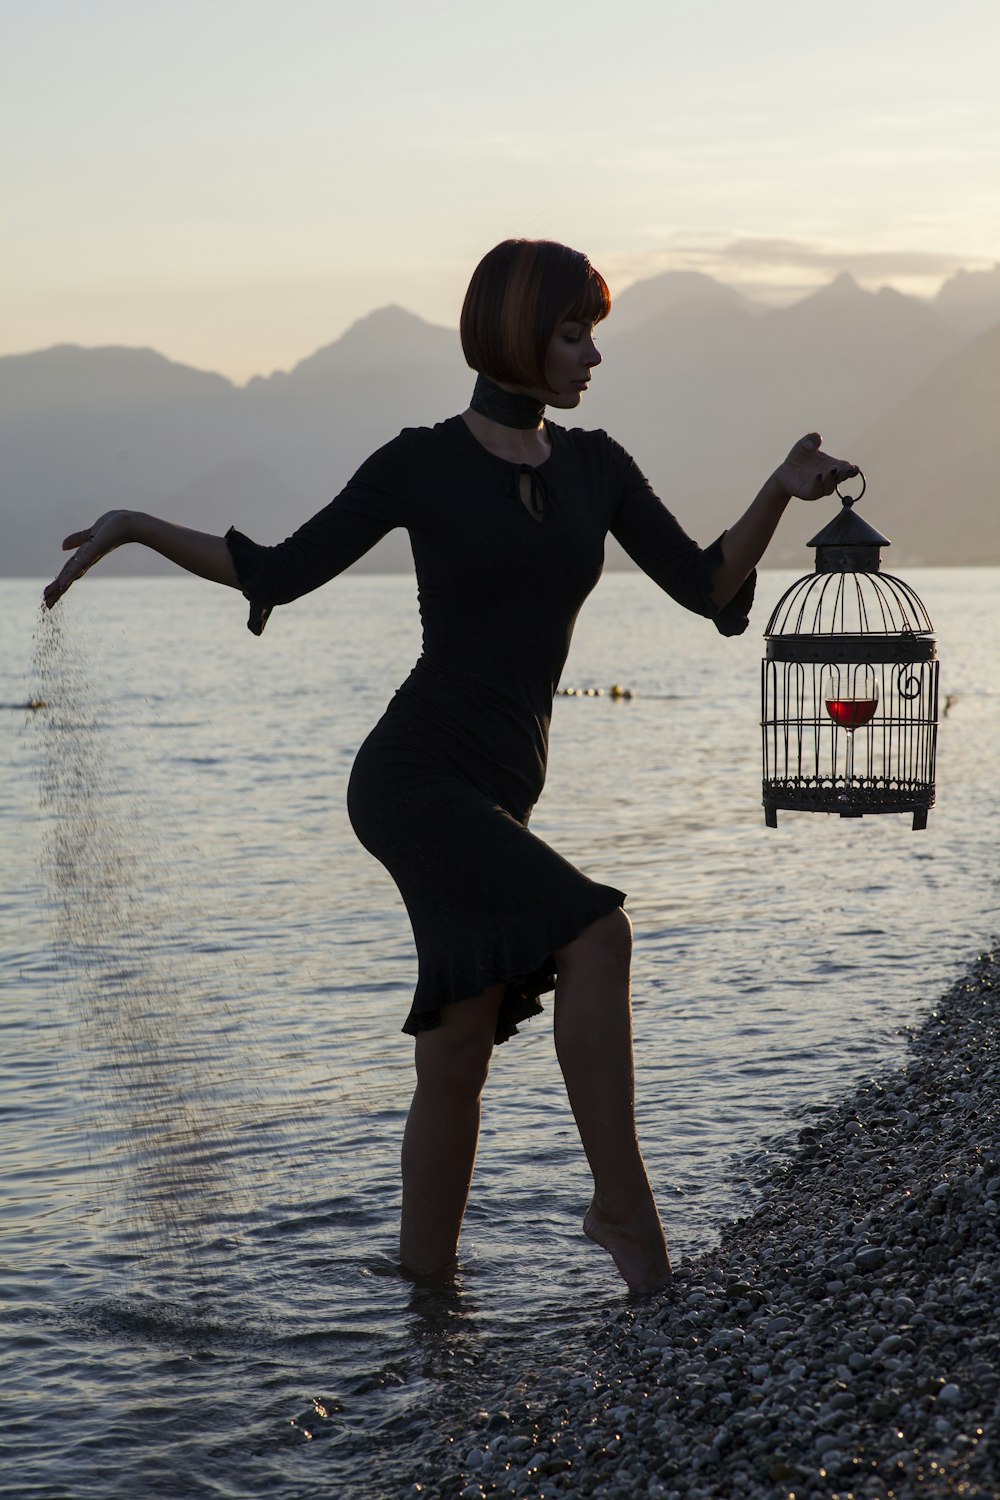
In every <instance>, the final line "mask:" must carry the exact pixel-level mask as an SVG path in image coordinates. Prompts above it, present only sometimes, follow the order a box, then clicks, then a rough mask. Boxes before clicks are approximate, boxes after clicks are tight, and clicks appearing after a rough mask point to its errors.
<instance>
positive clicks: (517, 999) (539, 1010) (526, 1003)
mask: <svg viewBox="0 0 1000 1500" xmlns="http://www.w3.org/2000/svg"><path fill="white" fill-rule="evenodd" d="M601 893H602V896H603V897H605V898H606V899H603V900H601V901H595V902H594V904H593V906H592V907H589V908H588V910H587V912H586V914H585V915H584V916H583V917H582V918H574V920H573V921H572V922H571V923H567V924H565V926H564V927H561V928H559V929H557V932H556V937H555V938H554V939H553V940H552V941H551V943H550V946H549V952H548V954H547V955H546V957H545V958H543V959H542V961H541V962H540V963H538V964H535V965H534V966H533V967H531V968H529V969H528V970H527V971H526V972H521V973H517V974H515V975H513V976H511V975H510V973H509V971H508V972H507V973H494V974H491V975H489V976H488V977H486V978H485V979H484V978H482V977H481V976H480V977H479V978H478V988H476V989H474V990H470V991H469V992H468V993H466V994H449V995H446V996H445V997H444V998H443V999H442V1000H441V1003H440V1004H439V1005H435V1006H425V1007H422V1008H421V1009H419V1010H416V1009H411V1010H410V1013H409V1015H408V1016H407V1018H406V1020H405V1021H404V1022H403V1026H402V1030H403V1032H405V1034H406V1035H407V1036H414V1037H416V1036H419V1035H420V1033H421V1032H423V1031H434V1030H436V1029H437V1027H439V1026H440V1025H441V1011H442V1009H443V1008H444V1006H446V1005H459V1004H461V1002H462V1001H463V1000H466V999H471V998H473V996H474V995H477V994H482V992H483V990H486V989H489V988H490V986H491V985H495V984H503V983H504V982H506V985H507V990H506V993H505V995H504V998H503V1000H502V1002H501V1004H500V1010H499V1012H498V1014H497V1027H496V1034H495V1036H494V1039H493V1041H494V1046H499V1045H500V1043H501V1042H506V1041H508V1040H509V1039H510V1038H511V1037H512V1036H517V1035H518V1030H517V1028H518V1026H519V1025H520V1024H521V1023H522V1022H523V1021H529V1020H531V1018H532V1017H533V1016H539V1015H542V1014H543V1012H544V1009H545V1007H544V1006H543V1005H542V1002H541V1000H540V999H539V996H540V995H542V994H545V993H547V992H548V991H549V990H551V989H554V988H555V982H556V970H555V957H554V955H555V953H556V951H557V950H558V949H559V948H564V947H565V946H566V944H567V943H571V942H573V941H574V939H575V938H578V937H579V936H580V934H581V933H582V932H585V931H586V929H587V928H588V927H590V926H591V925H592V924H593V923H594V922H597V921H599V920H600V918H601V917H606V916H607V915H608V914H609V912H612V911H615V910H616V909H617V908H622V907H624V905H625V901H626V894H625V892H624V891H619V890H616V889H615V887H614V886H602V887H601Z"/></svg>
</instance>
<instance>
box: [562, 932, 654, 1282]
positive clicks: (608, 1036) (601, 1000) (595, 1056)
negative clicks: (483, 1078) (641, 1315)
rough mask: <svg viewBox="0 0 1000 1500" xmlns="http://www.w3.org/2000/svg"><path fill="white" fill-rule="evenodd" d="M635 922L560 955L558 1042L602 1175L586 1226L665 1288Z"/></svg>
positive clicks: (618, 1260) (636, 1277)
mask: <svg viewBox="0 0 1000 1500" xmlns="http://www.w3.org/2000/svg"><path fill="white" fill-rule="evenodd" d="M631 957H632V924H631V923H630V922H629V919H628V917H627V916H626V915H625V913H624V912H623V911H622V910H621V909H620V908H617V909H616V910H615V911H613V912H610V913H609V914H608V915H607V916H606V917H601V918H600V920H599V921H597V922H594V923H593V924H592V925H591V926H590V927H588V928H587V929H586V930H585V931H584V932H582V933H581V934H580V936H579V937H578V938H576V939H575V940H574V941H573V942H572V943H570V944H568V946H567V947H565V948H562V949H560V951H559V952H558V953H557V954H556V968H557V976H558V977H557V982H556V1012H555V1039H556V1052H557V1054H558V1057H559V1065H560V1067H561V1068H562V1073H563V1078H564V1079H565V1080H566V1092H567V1093H568V1095H569V1102H570V1105H571V1107H572V1110H573V1115H574V1117H575V1119H576V1123H577V1128H578V1129H579V1131H580V1139H581V1141H582V1142H583V1149H584V1150H585V1151H586V1153H587V1160H588V1161H589V1163H590V1169H591V1171H592V1172H593V1174H594V1198H593V1202H592V1203H591V1205H590V1208H589V1209H588V1210H587V1214H586V1217H585V1219H584V1221H583V1228H584V1232H585V1233H586V1234H587V1235H588V1236H589V1237H590V1239H592V1240H595V1241H596V1242H597V1244H599V1245H602V1246H603V1247H604V1249H605V1250H607V1251H608V1252H609V1253H610V1254H611V1256H612V1257H613V1259H614V1262H615V1265H616V1266H617V1267H618V1270H619V1272H620V1273H621V1275H622V1277H623V1278H624V1280H625V1281H626V1283H627V1284H628V1287H629V1290H630V1291H633V1292H650V1291H655V1290H656V1288H657V1287H660V1286H663V1284H664V1283H665V1282H666V1281H667V1279H668V1278H669V1276H670V1260H669V1257H668V1255H667V1247H666V1243H665V1241H664V1238H663V1226H662V1225H661V1223H660V1218H659V1214H658V1213H657V1210H656V1203H655V1201H654V1199H653V1193H652V1189H651V1188H650V1186H649V1179H648V1178H647V1176H646V1168H645V1166H644V1165H643V1160H642V1153H641V1151H640V1150H639V1141H638V1138H637V1136H636V1131H635V1073H634V1068H633V1061H632V1007H631V999H630V995H629V969H630V964H631Z"/></svg>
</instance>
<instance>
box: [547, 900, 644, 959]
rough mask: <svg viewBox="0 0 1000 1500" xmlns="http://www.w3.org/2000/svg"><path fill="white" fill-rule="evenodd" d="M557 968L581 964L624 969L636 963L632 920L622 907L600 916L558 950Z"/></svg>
mask: <svg viewBox="0 0 1000 1500" xmlns="http://www.w3.org/2000/svg"><path fill="white" fill-rule="evenodd" d="M555 957H556V972H557V973H559V974H564V973H565V971H566V970H567V969H572V968H576V967H578V966H580V965H587V966H592V965H599V966H601V967H611V968H614V969H620V970H623V971H624V972H625V973H626V974H627V973H628V971H629V968H630V967H631V963H632V923H631V921H630V920H629V917H628V915H627V913H626V912H625V911H624V910H623V908H622V907H620V906H616V907H615V909H614V910H613V911H609V912H608V913H607V914H606V915H605V916H603V917H598V919H597V921H596V922H591V924H590V926H589V927H586V928H584V930H583V932H581V933H580V935H579V936H578V937H576V938H574V939H573V941H572V942H571V943H567V944H566V947H565V948H560V949H559V950H558V952H557V953H556V956H555Z"/></svg>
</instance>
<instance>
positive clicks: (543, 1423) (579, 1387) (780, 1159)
mask: <svg viewBox="0 0 1000 1500" xmlns="http://www.w3.org/2000/svg"><path fill="white" fill-rule="evenodd" d="M776 1161H777V1164H776V1165H774V1166H772V1168H771V1169H770V1172H769V1175H768V1176H767V1178H766V1180H764V1181H763V1182H761V1183H758V1184H757V1185H756V1186H757V1198H756V1204H757V1206H756V1207H755V1209H754V1211H753V1212H752V1213H751V1214H750V1215H749V1216H747V1217H746V1218H741V1219H738V1220H736V1221H735V1222H734V1223H732V1224H730V1225H728V1226H727V1227H726V1228H725V1229H724V1231H723V1233H722V1235H721V1239H720V1242H719V1244H718V1246H717V1247H716V1248H715V1249H713V1250H711V1251H709V1252H708V1253H706V1254H704V1255H702V1256H699V1257H697V1258H692V1259H686V1260H683V1261H682V1262H681V1263H680V1264H679V1265H678V1266H676V1267H675V1276H674V1279H673V1281H672V1283H671V1285H670V1287H669V1288H668V1289H667V1290H666V1291H664V1292H662V1293H660V1294H657V1295H656V1296H653V1297H651V1298H649V1299H631V1300H629V1301H627V1302H626V1303H625V1304H624V1305H623V1308H622V1311H621V1313H620V1314H619V1315H618V1317H617V1319H616V1320H613V1321H612V1323H611V1324H610V1326H608V1327H607V1328H606V1329H605V1330H604V1331H603V1333H602V1335H601V1337H600V1339H599V1340H597V1341H596V1342H595V1347H594V1348H593V1349H592V1351H591V1352H590V1354H589V1355H588V1356H587V1357H586V1358H576V1359H575V1360H572V1361H570V1362H569V1363H568V1364H567V1367H566V1368H563V1369H553V1368H547V1369H544V1370H542V1369H534V1370H528V1371H525V1372H524V1374H523V1377H522V1378H520V1379H519V1380H518V1382H517V1383H516V1384H515V1385H514V1386H512V1387H510V1388H508V1389H506V1390H503V1391H499V1392H497V1393H496V1394H495V1396H494V1397H493V1399H490V1400H488V1401H486V1400H483V1401H481V1403H480V1404H481V1409H480V1410H479V1411H478V1412H476V1413H474V1414H473V1415H472V1424H471V1426H470V1422H469V1414H468V1413H466V1420H465V1423H464V1424H460V1423H459V1422H458V1421H457V1420H456V1421H455V1422H454V1423H453V1424H452V1425H450V1426H448V1424H445V1427H444V1428H442V1427H439V1428H438V1429H437V1431H436V1432H428V1433H427V1463H426V1467H425V1468H424V1477H422V1478H421V1480H420V1481H418V1482H416V1483H414V1484H412V1485H411V1486H410V1487H409V1489H408V1493H409V1494H411V1495H412V1496H414V1497H420V1500H446V1497H447V1500H451V1497H454V1496H460V1497H461V1500H483V1497H486V1496H493V1495H496V1496H515V1497H517V1500H551V1497H556V1496H563V1495H575V1496H607V1497H609V1500H611V1497H625V1496H647V1495H648V1496H651V1497H656V1500H757V1497H759V1500H820V1497H822V1500H852V1497H856V1500H933V1497H937V1496H962V1497H964V1500H996V1496H997V1495H998V1494H1000V1452H998V1444H997V1428H998V1424H1000V1322H998V1313H1000V1256H998V1238H1000V949H997V950H995V951H993V952H990V953H985V954H983V955H981V956H980V957H979V958H978V959H977V961H976V962H975V963H974V965H973V966H972V968H971V969H970V971H969V972H968V974H967V975H966V977H965V978H964V979H962V980H961V981H960V982H959V983H957V984H955V985H954V986H953V987H952V988H951V989H950V990H949V992H948V993H947V994H946V995H945V996H944V997H943V998H942V1000H941V1001H940V1002H939V1003H938V1004H937V1005H936V1006H935V1007H934V1009H933V1010H932V1011H931V1012H930V1013H929V1014H928V1015H927V1017H926V1019H925V1020H924V1021H923V1022H922V1024H921V1025H920V1026H919V1027H918V1028H917V1029H915V1030H914V1032H913V1035H912V1037H911V1038H910V1040H909V1046H908V1049H907V1053H906V1057H905V1060H904V1062H903V1064H902V1065H901V1066H900V1067H899V1068H898V1069H896V1070H894V1071H892V1072H888V1073H886V1074H885V1075H883V1076H879V1077H875V1078H872V1079H869V1080H867V1081H865V1082H864V1083H863V1084H861V1085H860V1086H859V1087H857V1088H856V1090H855V1091H854V1092H853V1093H852V1094H851V1095H850V1096H849V1097H848V1098H847V1099H846V1100H844V1101H843V1102H841V1103H839V1104H837V1105H836V1106H834V1107H831V1108H830V1109H828V1110H826V1111H824V1112H823V1113H821V1114H817V1115H816V1116H815V1118H814V1120H813V1122H812V1123H811V1124H809V1125H808V1126H807V1127H806V1128H804V1129H802V1130H801V1131H800V1132H799V1134H798V1136H797V1139H796V1140H795V1141H794V1142H792V1143H790V1146H789V1149H788V1150H787V1151H785V1152H783V1153H779V1154H777V1157H776ZM463 1426H464V1430H463ZM403 1492H404V1491H403V1490H402V1489H401V1490H400V1491H398V1492H397V1493H403Z"/></svg>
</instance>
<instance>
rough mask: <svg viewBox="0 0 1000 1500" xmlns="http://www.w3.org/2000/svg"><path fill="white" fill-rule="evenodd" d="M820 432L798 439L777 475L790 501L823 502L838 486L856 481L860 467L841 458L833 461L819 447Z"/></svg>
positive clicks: (775, 472)
mask: <svg viewBox="0 0 1000 1500" xmlns="http://www.w3.org/2000/svg"><path fill="white" fill-rule="evenodd" d="M822 441H823V439H822V438H821V437H820V435H819V433H818V432H808V433H806V435H805V437H804V438H799V441H798V442H797V443H796V444H795V447H794V448H793V449H792V451H791V453H789V455H788V457H787V458H786V459H785V462H784V463H783V464H782V465H781V466H780V467H779V468H777V469H775V471H774V476H773V477H774V479H775V481H776V482H777V484H778V485H779V486H780V487H781V488H782V489H783V490H784V492H785V494H786V495H787V496H788V497H789V498H790V499H797V500H822V499H823V497H824V496H825V495H832V494H833V492H834V490H835V489H836V488H837V486H838V484H843V483H844V481H845V480H847V479H853V478H854V476H855V474H857V473H858V472H859V471H858V466H857V464H851V463H848V462H847V461H846V459H842V458H831V457H830V455H829V453H824V452H823V449H822V448H821V446H820V444H821V443H822Z"/></svg>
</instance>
